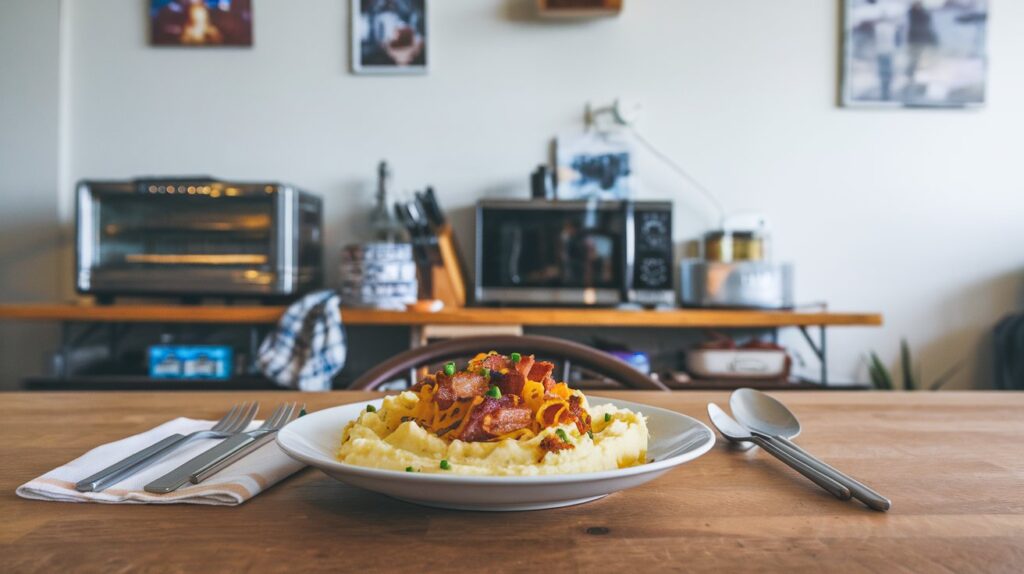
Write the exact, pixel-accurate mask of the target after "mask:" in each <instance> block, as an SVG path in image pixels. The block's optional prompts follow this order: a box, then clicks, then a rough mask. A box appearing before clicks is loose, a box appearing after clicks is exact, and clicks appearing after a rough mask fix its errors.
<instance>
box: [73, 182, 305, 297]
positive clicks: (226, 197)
mask: <svg viewBox="0 0 1024 574" xmlns="http://www.w3.org/2000/svg"><path fill="white" fill-rule="evenodd" d="M76 201H77V210H76V211H77V218H76V224H77V229H76V249H75V252H76V273H75V278H76V289H77V291H78V292H79V293H84V294H92V295H96V296H98V297H100V298H101V300H102V299H109V298H112V297H114V296H118V295H171V296H183V297H200V296H226V297H231V296H239V297H244V296H249V297H270V298H272V297H279V296H291V295H296V294H299V293H302V292H304V291H307V290H310V289H314V288H316V287H319V286H320V285H321V283H322V281H323V261H322V258H323V256H322V252H323V248H322V241H323V240H322V225H323V214H322V203H321V200H320V198H319V197H317V196H315V195H312V194H310V193H306V192H304V191H301V190H298V189H296V188H294V187H292V186H289V185H283V184H280V183H230V182H224V181H218V180H215V179H213V178H208V177H195V178H176V179H138V180H133V181H82V182H80V183H79V184H78V187H77V197H76Z"/></svg>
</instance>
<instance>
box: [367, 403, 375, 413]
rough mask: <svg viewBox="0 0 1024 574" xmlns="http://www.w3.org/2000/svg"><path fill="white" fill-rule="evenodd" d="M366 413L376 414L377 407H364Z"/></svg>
mask: <svg viewBox="0 0 1024 574" xmlns="http://www.w3.org/2000/svg"><path fill="white" fill-rule="evenodd" d="M366 412H368V413H375V412H377V407H375V406H373V405H366Z"/></svg>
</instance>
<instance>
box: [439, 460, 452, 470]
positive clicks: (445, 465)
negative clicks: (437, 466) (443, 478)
mask: <svg viewBox="0 0 1024 574" xmlns="http://www.w3.org/2000/svg"><path fill="white" fill-rule="evenodd" d="M451 469H452V465H450V464H448V461H447V460H445V459H441V470H451Z"/></svg>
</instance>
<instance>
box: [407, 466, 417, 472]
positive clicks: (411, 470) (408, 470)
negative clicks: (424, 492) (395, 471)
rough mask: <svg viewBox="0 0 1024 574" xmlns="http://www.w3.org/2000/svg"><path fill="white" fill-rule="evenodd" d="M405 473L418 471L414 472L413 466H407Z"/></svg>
mask: <svg viewBox="0 0 1024 574" xmlns="http://www.w3.org/2000/svg"><path fill="white" fill-rule="evenodd" d="M405 472H416V471H415V470H413V469H412V467H411V466H407V467H405Z"/></svg>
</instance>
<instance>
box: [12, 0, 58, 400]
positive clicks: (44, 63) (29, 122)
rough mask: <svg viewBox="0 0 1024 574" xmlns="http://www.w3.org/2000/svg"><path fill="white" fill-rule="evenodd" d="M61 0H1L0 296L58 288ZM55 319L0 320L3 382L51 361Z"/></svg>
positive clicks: (47, 295) (21, 296)
mask: <svg viewBox="0 0 1024 574" xmlns="http://www.w3.org/2000/svg"><path fill="white" fill-rule="evenodd" d="M59 6H60V2H59V0H2V3H0V301H3V302H5V303H6V302H25V301H52V300H54V299H55V298H56V297H57V296H58V293H59V289H58V287H57V286H58V285H59V284H60V280H59V279H58V277H59V265H60V263H59V261H60V245H59V244H60V241H61V235H60V222H59V220H58V211H57V206H58V173H59V167H58V157H59V147H60V146H59V142H58V111H59V105H58V102H59V94H60V90H59V64H58V62H59V47H60V41H59V28H60V27H59V10H58V9H59ZM55 335H56V329H55V327H54V326H53V325H44V324H24V323H9V322H0V388H10V387H13V386H14V385H15V384H16V383H17V381H18V380H19V379H20V378H21V377H23V376H27V375H38V374H40V373H43V372H44V371H45V370H46V369H48V367H49V365H48V357H49V352H50V351H51V350H52V348H53V345H54V343H55V340H56V337H55Z"/></svg>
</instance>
